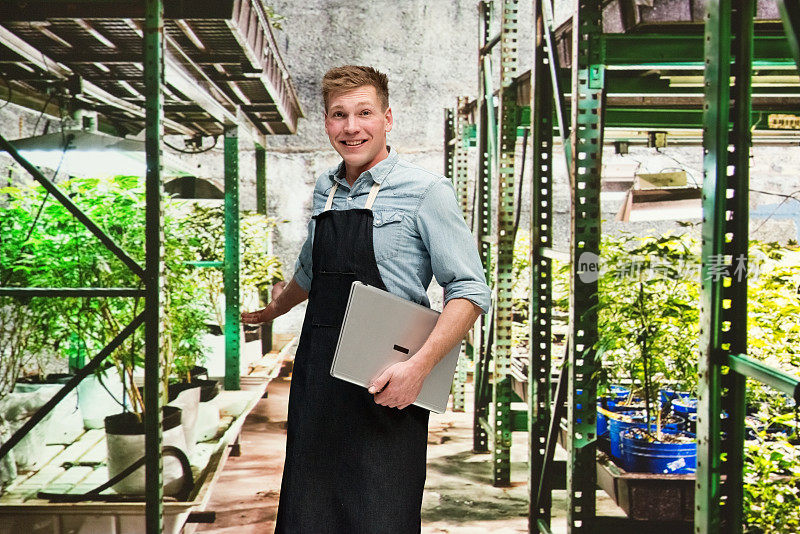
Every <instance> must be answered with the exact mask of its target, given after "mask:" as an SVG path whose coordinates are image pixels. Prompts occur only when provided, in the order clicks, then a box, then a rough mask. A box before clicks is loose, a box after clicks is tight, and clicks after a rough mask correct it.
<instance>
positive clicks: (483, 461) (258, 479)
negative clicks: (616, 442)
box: [197, 377, 622, 534]
mask: <svg viewBox="0 0 800 534" xmlns="http://www.w3.org/2000/svg"><path fill="white" fill-rule="evenodd" d="M267 391H268V394H269V395H268V398H266V399H262V400H261V401H260V402H259V404H258V406H257V407H256V408H255V410H254V411H253V412H252V413H251V414H250V416H249V417H248V418H247V421H246V422H245V424H244V428H243V430H242V434H241V451H242V454H241V456H239V457H231V458H229V459H228V461H227V463H226V465H225V467H224V469H223V471H222V473H221V476H220V479H219V480H218V482H217V484H216V485H215V487H214V489H213V492H212V497H211V501H210V503H209V505H208V507H207V509H208V510H214V511H215V512H216V522H215V523H214V524H210V525H202V526H201V527H200V528H198V529H197V531H198V532H208V533H216V534H233V533H235V534H269V533H271V532H272V531H273V528H274V522H275V516H276V514H277V507H278V496H279V490H280V483H281V475H282V472H283V460H284V447H285V442H286V429H285V425H286V411H287V402H288V395H289V379H288V378H282V377H281V378H276V379H275V380H273V381H272V382H271V383H270V384H269V387H268V388H267ZM470 393H471V392H470ZM470 401H471V399H470V398H469V397H468V403H467V406H471V402H470ZM471 449H472V414H471V413H470V412H469V411H468V412H467V413H453V412H451V411H448V412H447V413H445V414H441V415H439V414H431V419H430V426H429V434H428V475H427V481H426V485H425V494H424V497H423V507H422V521H423V528H422V532H423V533H425V534H433V533H453V534H483V533H486V532H492V533H493V534H512V533H522V532H528V520H527V512H528V486H527V464H526V461H525V460H526V457H527V434H525V433H523V432H520V433H515V434H514V437H513V445H512V449H511V460H512V466H511V468H512V471H511V479H512V484H511V487H508V488H495V487H493V486H492V471H491V455H489V454H474V453H472V451H471ZM562 452H563V451H562ZM553 501H554V506H553V515H554V519H553V532H566V521H565V517H564V515H565V512H564V510H565V505H566V492H564V491H555V492H554V494H553ZM597 505H598V513H601V514H603V515H621V514H622V511H621V510H620V509H619V508H617V507H616V505H615V504H614V503H613V501H611V500H610V499H609V498H608V497H607V496H606V494H605V493H604V492H602V491H598V493H597Z"/></svg>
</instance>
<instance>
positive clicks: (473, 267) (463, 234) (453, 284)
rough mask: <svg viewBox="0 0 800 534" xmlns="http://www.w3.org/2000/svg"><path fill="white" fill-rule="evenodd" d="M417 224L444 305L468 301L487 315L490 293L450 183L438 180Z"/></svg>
mask: <svg viewBox="0 0 800 534" xmlns="http://www.w3.org/2000/svg"><path fill="white" fill-rule="evenodd" d="M416 223H417V229H418V231H419V234H420V236H421V238H422V241H423V242H424V243H425V247H426V248H427V249H428V253H429V254H430V257H431V268H432V270H433V275H434V276H435V277H436V281H437V282H438V283H439V285H440V286H442V287H443V288H444V302H445V304H447V302H448V301H450V300H452V299H457V298H462V299H467V300H470V301H471V302H473V303H474V304H475V305H477V306H478V307H479V308H480V309H481V310H483V313H487V312H488V311H489V306H490V304H491V291H490V290H489V287H488V286H487V285H486V277H485V276H484V273H483V265H482V264H481V260H480V256H479V255H478V248H477V246H476V245H475V240H474V238H473V237H472V232H470V229H469V228H468V227H467V224H466V222H464V217H463V216H462V214H461V209H460V208H459V206H458V202H457V201H456V195H455V190H454V189H453V185H452V184H451V183H450V182H449V181H448V180H446V179H445V178H439V179H438V180H437V181H436V182H434V183H433V184H432V185H431V186H430V187H429V188H428V190H427V191H426V193H425V195H424V197H423V198H422V200H421V202H420V205H419V208H418V210H417V214H416Z"/></svg>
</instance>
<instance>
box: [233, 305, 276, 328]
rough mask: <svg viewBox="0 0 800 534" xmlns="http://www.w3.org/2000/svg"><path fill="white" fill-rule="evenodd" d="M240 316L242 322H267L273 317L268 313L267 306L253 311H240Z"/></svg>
mask: <svg viewBox="0 0 800 534" xmlns="http://www.w3.org/2000/svg"><path fill="white" fill-rule="evenodd" d="M241 317H242V322H243V323H244V324H261V323H269V322H272V320H273V319H274V317H271V314H270V313H269V308H263V309H260V310H256V311H254V312H242V315H241Z"/></svg>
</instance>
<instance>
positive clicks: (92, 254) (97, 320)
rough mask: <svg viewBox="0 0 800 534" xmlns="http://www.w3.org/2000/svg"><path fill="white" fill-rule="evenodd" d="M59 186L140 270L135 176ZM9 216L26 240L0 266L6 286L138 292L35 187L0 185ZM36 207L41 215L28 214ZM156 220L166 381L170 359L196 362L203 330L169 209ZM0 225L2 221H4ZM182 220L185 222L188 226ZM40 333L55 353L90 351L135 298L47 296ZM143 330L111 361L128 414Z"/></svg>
mask: <svg viewBox="0 0 800 534" xmlns="http://www.w3.org/2000/svg"><path fill="white" fill-rule="evenodd" d="M59 186H60V187H61V188H62V189H63V190H65V191H67V192H68V193H69V195H70V196H71V197H72V199H73V202H75V203H76V204H77V205H78V206H79V207H80V208H81V209H82V210H83V211H84V212H85V213H87V214H88V215H89V216H90V217H91V218H92V219H93V220H94V221H95V222H96V223H97V224H98V225H99V226H100V227H101V228H103V229H104V231H105V232H106V233H107V235H109V236H110V237H111V238H112V239H113V240H114V241H115V242H116V243H117V244H118V245H120V246H121V248H122V249H123V250H126V251H127V252H128V253H129V254H130V255H131V256H132V257H133V258H134V259H135V260H137V261H138V262H139V263H140V265H143V264H144V228H145V218H144V189H143V181H142V180H141V179H139V178H136V177H124V176H119V177H116V178H113V179H110V180H97V179H73V180H69V181H66V182H62V183H61V184H59ZM3 192H4V193H5V194H6V195H7V198H8V201H7V203H6V206H5V207H4V210H6V213H5V214H4V215H9V217H10V218H11V219H13V220H14V221H15V222H14V224H15V225H16V226H15V228H17V230H18V233H22V234H25V235H26V236H27V238H25V239H24V240H23V242H21V243H17V244H16V247H10V248H11V249H12V250H13V249H14V248H16V250H15V251H12V252H11V253H10V254H13V257H11V258H10V259H9V261H8V263H7V264H6V263H4V265H7V269H8V274H7V276H6V278H7V279H6V282H7V285H11V286H23V287H24V286H35V287H137V286H138V287H141V281H140V280H139V279H138V277H137V276H136V275H135V274H134V273H133V272H131V271H130V270H129V269H128V268H127V267H125V266H124V265H123V264H122V262H121V261H119V260H118V259H117V258H116V257H115V256H114V255H113V254H112V253H111V252H110V251H108V249H106V248H105V247H104V246H103V245H102V244H101V243H100V242H99V240H97V239H96V238H95V237H94V236H93V235H91V233H90V232H89V231H88V230H87V229H86V228H85V227H84V226H83V225H82V224H81V223H80V222H78V221H77V220H75V219H74V218H73V217H72V215H70V214H69V212H68V211H67V210H66V209H65V208H64V207H63V206H61V205H60V204H59V203H57V202H55V201H54V200H53V199H52V198H49V197H48V195H47V194H46V193H45V191H44V190H43V188H41V187H38V186H36V187H30V188H26V189H18V188H6V189H5V190H3ZM40 207H41V217H39V218H38V220H36V217H35V216H33V215H29V216H25V215H24V214H25V213H28V214H35V213H37V212H38V211H39V209H40ZM166 207H167V210H166V214H165V216H164V220H163V228H164V235H165V239H164V242H163V250H164V253H163V261H164V265H165V270H164V273H165V276H164V291H163V298H164V300H163V310H164V311H163V319H164V324H165V325H166V327H165V329H164V338H163V341H164V347H165V350H164V351H162V356H163V361H162V362H161V365H162V367H163V369H164V377H165V382H166V381H167V380H168V379H169V378H170V375H171V373H172V371H173V369H174V365H175V362H176V360H177V359H180V358H187V357H189V358H194V359H197V358H201V357H202V354H203V347H202V345H201V344H200V342H199V339H200V335H201V334H202V332H203V331H204V329H205V321H204V318H205V314H206V311H205V309H204V308H203V307H202V304H201V303H202V302H204V301H205V297H204V295H203V290H202V288H198V287H196V286H195V285H194V284H192V283H191V277H190V274H191V273H190V271H189V270H188V267H187V266H186V265H185V261H186V259H187V257H188V256H187V254H188V248H187V245H186V244H185V243H184V242H182V241H181V239H180V236H181V235H185V234H186V233H187V232H186V231H184V232H183V234H181V228H182V226H181V225H182V224H184V223H182V222H181V221H180V220H179V218H177V217H176V216H175V215H174V213H173V210H171V209H170V205H169V204H168V203H167V204H166ZM3 220H4V221H5V220H6V217H5V216H4V217H3ZM189 223H190V221H186V222H185V224H189ZM48 302H49V304H48V307H49V308H48V309H51V310H52V311H53V313H51V314H50V315H48V316H47V320H46V323H45V328H44V330H45V331H46V332H47V335H48V338H49V340H50V341H51V342H52V344H53V347H54V348H55V349H56V350H57V351H58V353H60V354H62V355H63V354H66V353H69V352H72V351H73V350H74V346H75V344H76V342H77V343H78V344H80V345H81V346H82V347H85V350H86V352H87V353H88V354H90V355H93V354H96V353H97V352H98V351H99V350H100V349H101V348H102V347H104V346H105V345H106V344H108V342H109V341H110V340H111V339H112V338H113V337H114V336H116V335H117V334H118V333H119V332H120V331H121V330H122V328H124V326H125V325H126V324H128V323H129V322H130V321H131V320H132V319H133V317H135V315H136V314H138V313H139V312H141V311H142V308H143V305H144V303H143V300H142V299H141V298H59V299H49V300H48ZM142 354H143V332H142V329H141V328H140V329H138V330H137V331H136V332H135V333H134V334H133V335H132V336H131V337H130V338H129V339H128V340H126V342H125V343H124V344H123V345H122V346H121V347H119V348H118V349H117V350H115V351H114V352H113V353H112V354H111V356H110V358H109V359H110V361H111V362H112V363H113V364H114V366H115V367H116V368H117V370H118V372H119V373H120V375H121V377H122V379H123V382H124V383H125V384H126V390H127V392H128V395H129V398H130V400H131V404H132V406H133V408H134V410H135V411H137V412H140V411H141V410H142V408H143V403H142V401H141V396H140V395H139V392H138V389H137V388H136V387H135V385H134V372H135V370H136V369H137V368H139V367H141V365H142V364H143V356H142Z"/></svg>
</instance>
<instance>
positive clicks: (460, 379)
mask: <svg viewBox="0 0 800 534" xmlns="http://www.w3.org/2000/svg"><path fill="white" fill-rule="evenodd" d="M457 113H458V110H457V109H452V108H445V110H444V170H445V176H446V177H447V178H449V179H450V180H451V181H452V182H453V188H454V189H455V190H456V196H457V197H459V196H460V193H459V191H460V188H461V184H460V183H459V181H458V179H459V173H458V170H457V164H458V161H457V156H456V154H457V152H458V145H459V143H460V142H461V137H460V135H459V130H458V126H457V124H458V122H457V119H456V115H457ZM462 213H463V211H462ZM466 381H467V362H466V355H465V354H464V352H463V351H462V353H461V355H459V358H458V364H457V365H456V372H455V376H454V377H453V386H452V394H453V411H454V412H463V411H464V394H465V392H464V390H465V387H466Z"/></svg>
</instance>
